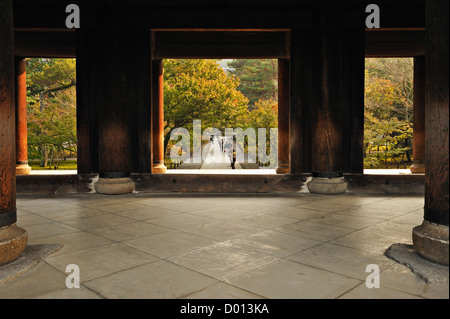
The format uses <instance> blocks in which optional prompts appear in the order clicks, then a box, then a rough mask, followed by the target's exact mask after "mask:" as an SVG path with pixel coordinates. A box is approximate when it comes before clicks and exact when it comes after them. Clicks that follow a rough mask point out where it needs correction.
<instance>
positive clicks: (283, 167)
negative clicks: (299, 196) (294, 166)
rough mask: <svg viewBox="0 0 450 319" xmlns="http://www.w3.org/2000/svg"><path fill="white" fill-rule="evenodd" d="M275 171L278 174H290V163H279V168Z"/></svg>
mask: <svg viewBox="0 0 450 319" xmlns="http://www.w3.org/2000/svg"><path fill="white" fill-rule="evenodd" d="M275 171H276V172H277V174H289V163H281V162H280V161H278V166H277V168H276V169H275Z"/></svg>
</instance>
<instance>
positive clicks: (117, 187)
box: [94, 177, 134, 195]
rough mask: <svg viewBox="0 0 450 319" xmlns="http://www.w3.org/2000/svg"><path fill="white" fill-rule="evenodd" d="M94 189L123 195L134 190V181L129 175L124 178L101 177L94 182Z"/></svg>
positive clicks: (98, 191) (104, 192)
mask: <svg viewBox="0 0 450 319" xmlns="http://www.w3.org/2000/svg"><path fill="white" fill-rule="evenodd" d="M94 189H95V191H96V192H97V193H99V194H105V195H121V194H129V193H132V192H133V191H134V182H133V181H132V180H131V179H130V178H129V177H124V178H99V179H98V182H96V183H95V184H94Z"/></svg>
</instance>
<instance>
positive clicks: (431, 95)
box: [412, 0, 449, 265]
mask: <svg viewBox="0 0 450 319" xmlns="http://www.w3.org/2000/svg"><path fill="white" fill-rule="evenodd" d="M448 10H449V2H448V1H447V0H428V1H427V2H426V9H425V17H426V38H425V44H426V55H425V65H426V67H425V167H426V171H425V207H424V221H423V223H422V225H420V226H417V227H415V228H414V229H413V236H412V237H413V243H414V248H415V250H416V251H417V252H418V253H419V254H420V255H421V256H423V257H425V258H427V259H429V260H431V261H434V262H436V263H440V264H444V265H448V264H449V262H448V261H449V260H448V259H449V258H448V257H449V251H448V241H449V236H448V235H449V233H448V231H449V229H448V221H449V218H448V217H449V193H448V190H449V175H448V174H449V169H448V168H449V145H448V144H449V114H448V113H449V105H448V102H449V94H448V93H449V92H448V91H449V59H448V56H449V45H448V43H449V27H448V26H449V12H448Z"/></svg>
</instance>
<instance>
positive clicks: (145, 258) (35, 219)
mask: <svg viewBox="0 0 450 319" xmlns="http://www.w3.org/2000/svg"><path fill="white" fill-rule="evenodd" d="M423 205H424V200H423V197H422V196H416V197H414V196H406V197H405V196H403V197H401V196H377V195H355V194H343V195H338V196H321V195H313V194H296V195H287V194H280V195H251V194H247V195H231V194H230V195H209V194H196V195H186V194H184V195H183V194H179V195H177V194H173V195H164V194H161V195H155V194H142V193H141V194H137V193H135V194H129V195H122V196H103V195H98V194H71V195H52V196H36V195H18V197H17V207H18V225H19V226H21V227H23V228H25V229H26V230H27V231H28V233H29V244H63V245H64V247H63V248H62V249H60V250H59V251H57V252H55V253H53V254H51V255H49V256H47V257H46V258H45V259H44V260H43V261H41V262H40V263H39V264H38V265H37V266H36V267H34V268H33V269H31V270H29V271H28V272H26V273H25V274H23V275H21V276H20V277H18V278H16V279H14V280H13V281H10V282H8V283H6V284H4V285H1V286H0V298H167V299H169V298H170V299H172V298H201V299H209V298H227V299H240V298H273V299H281V298H282V299H291V298H408V299H409V298H449V285H448V283H447V284H427V283H425V282H424V281H422V280H421V279H420V278H419V277H418V276H417V275H415V274H414V273H412V272H411V271H410V270H409V268H407V267H405V266H403V265H400V264H397V263H396V262H394V261H393V260H391V259H389V258H387V257H385V256H384V251H385V250H386V249H387V248H389V247H390V245H391V244H394V243H405V244H411V243H412V242H411V241H412V239H411V231H412V228H413V227H414V226H416V225H419V224H420V223H421V222H422V215H423V209H422V208H423ZM69 264H76V265H78V266H79V268H80V279H81V287H80V288H79V289H76V288H74V289H68V288H66V284H65V282H66V278H67V275H68V273H66V272H65V270H66V267H67V265H69ZM369 264H376V265H378V267H379V269H380V271H381V273H380V284H381V287H380V288H372V289H369V288H367V286H366V278H367V276H368V275H369V274H370V273H367V272H366V267H367V265H369Z"/></svg>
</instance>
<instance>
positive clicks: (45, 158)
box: [39, 146, 48, 167]
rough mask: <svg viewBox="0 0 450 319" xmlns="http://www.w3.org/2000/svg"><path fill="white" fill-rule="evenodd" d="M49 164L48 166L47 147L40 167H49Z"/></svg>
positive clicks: (44, 148)
mask: <svg viewBox="0 0 450 319" xmlns="http://www.w3.org/2000/svg"><path fill="white" fill-rule="evenodd" d="M47 164H48V150H47V147H45V146H44V147H43V148H42V159H41V162H40V164H39V166H40V167H47Z"/></svg>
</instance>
